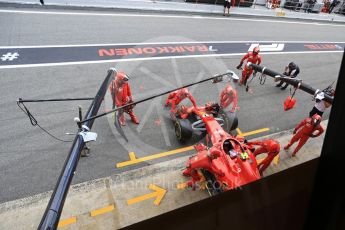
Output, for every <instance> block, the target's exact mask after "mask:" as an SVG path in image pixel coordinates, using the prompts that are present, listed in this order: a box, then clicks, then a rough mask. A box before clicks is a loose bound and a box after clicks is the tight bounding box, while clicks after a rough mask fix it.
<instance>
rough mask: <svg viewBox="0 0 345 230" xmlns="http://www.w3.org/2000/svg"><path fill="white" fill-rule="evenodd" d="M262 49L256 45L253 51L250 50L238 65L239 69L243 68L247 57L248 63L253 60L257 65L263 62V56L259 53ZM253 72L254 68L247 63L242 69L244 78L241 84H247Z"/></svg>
mask: <svg viewBox="0 0 345 230" xmlns="http://www.w3.org/2000/svg"><path fill="white" fill-rule="evenodd" d="M259 52H260V49H259V47H258V46H257V47H255V48H254V49H253V52H248V53H247V54H246V55H244V56H243V58H242V59H241V62H240V64H239V65H238V66H237V69H241V68H242V65H243V62H244V61H245V60H246V59H247V63H248V62H251V63H253V64H256V65H260V63H261V60H262V59H261V56H260V55H259ZM252 73H253V69H252V68H250V67H248V66H247V65H245V66H244V69H243V71H242V78H241V80H240V83H239V84H240V85H246V84H247V80H248V78H249V76H250V75H251V74H252Z"/></svg>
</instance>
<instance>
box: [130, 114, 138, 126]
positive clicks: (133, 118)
mask: <svg viewBox="0 0 345 230" xmlns="http://www.w3.org/2000/svg"><path fill="white" fill-rule="evenodd" d="M129 116H130V117H131V120H132V122H133V123H135V124H139V119H138V118H137V117H136V116H135V115H134V113H133V112H132V113H130V114H129Z"/></svg>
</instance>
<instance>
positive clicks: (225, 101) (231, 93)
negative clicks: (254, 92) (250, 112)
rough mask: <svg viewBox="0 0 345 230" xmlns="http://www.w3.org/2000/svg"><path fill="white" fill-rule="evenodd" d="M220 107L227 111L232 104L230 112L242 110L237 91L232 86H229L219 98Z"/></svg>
mask: <svg viewBox="0 0 345 230" xmlns="http://www.w3.org/2000/svg"><path fill="white" fill-rule="evenodd" d="M219 101H220V106H221V107H222V108H223V109H225V108H226V107H228V106H229V105H230V104H231V103H233V104H232V109H231V110H230V111H231V112H232V113H233V112H235V111H236V110H240V107H239V106H238V97H237V91H236V90H235V89H233V88H232V87H231V85H227V86H226V87H225V88H224V89H223V91H222V92H221V93H220V97H219Z"/></svg>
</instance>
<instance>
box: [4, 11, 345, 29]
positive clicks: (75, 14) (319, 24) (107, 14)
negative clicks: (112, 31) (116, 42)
mask: <svg viewBox="0 0 345 230" xmlns="http://www.w3.org/2000/svg"><path fill="white" fill-rule="evenodd" d="M0 13H18V14H44V15H70V16H97V17H99V16H101V17H146V18H176V19H194V20H200V19H201V20H205V19H207V20H222V21H223V20H225V21H244V22H265V23H283V24H299V25H315V26H336V27H339V26H341V27H344V26H345V24H344V25H340V24H331V23H319V22H301V21H298V20H296V21H279V20H268V19H248V18H246V19H244V18H223V17H205V16H197V17H195V16H183V15H157V14H118V13H114V14H110V13H81V12H58V11H37V10H0ZM247 15H252V16H262V15H260V14H247ZM330 22H331V21H330Z"/></svg>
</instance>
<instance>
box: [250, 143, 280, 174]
mask: <svg viewBox="0 0 345 230" xmlns="http://www.w3.org/2000/svg"><path fill="white" fill-rule="evenodd" d="M247 145H257V146H260V147H258V148H257V149H255V151H254V153H253V154H254V156H255V157H256V156H257V155H259V154H263V153H267V157H266V158H265V159H264V160H263V161H262V162H261V163H260V164H258V169H259V172H260V174H261V175H262V173H263V171H264V170H265V169H266V168H267V167H268V166H269V165H270V164H271V162H272V160H273V159H274V158H275V157H276V156H277V155H278V154H279V151H280V144H279V142H278V141H275V140H272V139H267V140H263V141H249V142H247Z"/></svg>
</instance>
